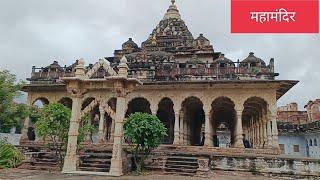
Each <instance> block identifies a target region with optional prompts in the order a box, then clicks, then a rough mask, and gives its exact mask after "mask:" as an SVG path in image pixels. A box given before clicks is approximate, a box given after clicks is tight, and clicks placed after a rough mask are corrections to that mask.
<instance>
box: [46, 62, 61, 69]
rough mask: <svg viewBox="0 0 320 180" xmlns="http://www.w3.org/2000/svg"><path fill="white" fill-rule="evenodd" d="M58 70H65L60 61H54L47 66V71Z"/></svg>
mask: <svg viewBox="0 0 320 180" xmlns="http://www.w3.org/2000/svg"><path fill="white" fill-rule="evenodd" d="M49 69H50V70H58V71H63V68H62V67H61V66H60V65H59V63H58V61H53V63H52V64H50V65H49V66H47V67H46V68H45V70H49Z"/></svg>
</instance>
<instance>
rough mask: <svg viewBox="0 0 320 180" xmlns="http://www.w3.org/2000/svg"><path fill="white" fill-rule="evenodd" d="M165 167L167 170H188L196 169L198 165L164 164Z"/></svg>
mask: <svg viewBox="0 0 320 180" xmlns="http://www.w3.org/2000/svg"><path fill="white" fill-rule="evenodd" d="M165 167H168V168H190V169H198V167H199V166H198V164H196V165H185V164H168V163H166V165H165Z"/></svg>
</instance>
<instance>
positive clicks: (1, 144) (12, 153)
mask: <svg viewBox="0 0 320 180" xmlns="http://www.w3.org/2000/svg"><path fill="white" fill-rule="evenodd" d="M23 159H24V156H23V154H22V153H21V152H20V150H19V149H17V148H16V147H14V146H13V145H11V144H9V143H8V142H6V141H2V140H0V169H7V168H16V167H18V166H19V165H20V164H21V163H22V161H23Z"/></svg>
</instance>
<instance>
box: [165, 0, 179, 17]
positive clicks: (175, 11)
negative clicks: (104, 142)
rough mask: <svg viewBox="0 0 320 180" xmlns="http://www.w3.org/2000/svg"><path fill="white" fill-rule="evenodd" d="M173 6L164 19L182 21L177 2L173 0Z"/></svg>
mask: <svg viewBox="0 0 320 180" xmlns="http://www.w3.org/2000/svg"><path fill="white" fill-rule="evenodd" d="M171 3H172V4H171V5H170V7H169V9H168V10H167V13H166V14H165V15H164V17H163V19H164V20H165V19H181V16H180V13H179V10H178V8H177V6H176V5H175V3H176V0H171Z"/></svg>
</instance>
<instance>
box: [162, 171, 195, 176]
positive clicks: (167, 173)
mask: <svg viewBox="0 0 320 180" xmlns="http://www.w3.org/2000/svg"><path fill="white" fill-rule="evenodd" d="M164 174H166V175H172V176H194V175H196V173H189V172H164Z"/></svg>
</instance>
